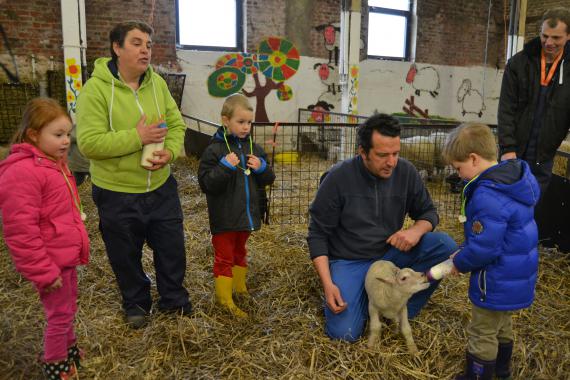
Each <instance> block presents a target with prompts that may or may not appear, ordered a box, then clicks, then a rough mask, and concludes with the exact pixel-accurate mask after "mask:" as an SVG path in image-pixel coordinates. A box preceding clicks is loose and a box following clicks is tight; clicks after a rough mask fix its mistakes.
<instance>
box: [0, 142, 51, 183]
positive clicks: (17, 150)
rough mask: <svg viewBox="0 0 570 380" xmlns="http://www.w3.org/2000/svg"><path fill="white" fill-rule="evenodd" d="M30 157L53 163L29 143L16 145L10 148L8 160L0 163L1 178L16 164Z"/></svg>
mask: <svg viewBox="0 0 570 380" xmlns="http://www.w3.org/2000/svg"><path fill="white" fill-rule="evenodd" d="M30 157H34V158H35V157H41V158H45V159H46V160H50V161H53V160H52V159H51V158H48V157H47V156H46V155H45V154H44V153H43V152H42V151H40V150H39V149H38V148H36V147H35V146H33V145H32V144H29V143H21V144H14V145H12V147H10V154H9V155H8V157H6V159H4V160H3V161H1V162H0V176H2V174H4V172H5V171H6V169H7V168H8V167H10V166H11V165H13V164H14V163H16V162H18V161H21V160H24V159H26V158H30Z"/></svg>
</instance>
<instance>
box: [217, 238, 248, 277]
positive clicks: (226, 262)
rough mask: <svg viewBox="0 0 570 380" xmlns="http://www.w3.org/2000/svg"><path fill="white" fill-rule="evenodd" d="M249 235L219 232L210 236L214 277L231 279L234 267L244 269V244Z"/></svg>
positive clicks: (245, 253) (245, 252)
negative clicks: (212, 249) (212, 248)
mask: <svg viewBox="0 0 570 380" xmlns="http://www.w3.org/2000/svg"><path fill="white" fill-rule="evenodd" d="M250 234H251V233H250V232H249V231H231V232H221V233H219V234H215V235H213V236H212V245H213V246H214V277H218V276H225V277H233V275H232V267H233V266H234V265H237V266H240V267H246V266H247V261H246V259H245V256H246V255H247V250H246V248H245V243H246V242H247V239H248V238H249V235H250Z"/></svg>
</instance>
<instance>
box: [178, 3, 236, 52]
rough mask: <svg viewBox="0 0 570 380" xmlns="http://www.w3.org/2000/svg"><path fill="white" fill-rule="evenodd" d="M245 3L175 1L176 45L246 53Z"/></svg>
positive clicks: (187, 47) (184, 47)
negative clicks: (244, 33)
mask: <svg viewBox="0 0 570 380" xmlns="http://www.w3.org/2000/svg"><path fill="white" fill-rule="evenodd" d="M242 4H243V0H215V1H212V0H208V1H207V0H176V44H177V45H178V47H181V48H183V49H196V50H222V51H243V32H242V30H243V29H242V25H243V10H242Z"/></svg>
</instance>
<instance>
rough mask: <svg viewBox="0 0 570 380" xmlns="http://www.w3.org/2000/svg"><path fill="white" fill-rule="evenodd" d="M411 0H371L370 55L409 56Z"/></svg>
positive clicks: (369, 19)
mask: <svg viewBox="0 0 570 380" xmlns="http://www.w3.org/2000/svg"><path fill="white" fill-rule="evenodd" d="M412 1H413V0H368V45H367V46H368V56H369V57H376V58H385V59H400V60H405V59H408V58H409V56H410V30H411V22H412V17H411V16H412V10H411V7H412Z"/></svg>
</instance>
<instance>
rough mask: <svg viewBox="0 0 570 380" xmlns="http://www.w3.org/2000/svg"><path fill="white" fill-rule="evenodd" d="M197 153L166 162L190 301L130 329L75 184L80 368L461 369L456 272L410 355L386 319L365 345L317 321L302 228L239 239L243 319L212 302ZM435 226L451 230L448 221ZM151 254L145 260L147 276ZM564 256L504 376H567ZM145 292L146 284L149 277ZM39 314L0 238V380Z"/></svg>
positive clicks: (552, 260)
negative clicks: (87, 250) (82, 252)
mask: <svg viewBox="0 0 570 380" xmlns="http://www.w3.org/2000/svg"><path fill="white" fill-rule="evenodd" d="M196 167H197V162H196V160H193V159H188V158H186V159H181V160H179V161H177V163H176V164H175V167H174V172H175V176H176V178H177V179H178V181H179V190H180V197H181V200H182V205H183V209H184V211H185V218H186V219H185V233H186V253H187V259H188V263H187V274H186V281H185V285H186V286H187V288H188V289H189V291H190V295H191V299H192V302H193V304H194V308H195V312H194V314H193V315H192V316H191V317H189V318H188V317H181V316H174V315H163V314H158V313H154V314H153V316H152V321H151V323H150V324H149V325H148V326H147V327H146V328H144V329H142V330H137V331H133V330H130V329H129V328H128V327H127V326H126V325H125V323H124V320H123V316H122V313H121V308H120V298H119V293H118V290H117V287H116V285H115V280H114V276H113V273H112V271H111V268H110V266H109V264H108V260H107V257H106V255H105V248H104V245H103V243H102V240H101V237H100V234H99V232H98V229H97V212H96V210H95V208H94V206H93V203H92V201H91V198H90V183H85V184H84V185H82V186H81V188H80V191H81V195H82V199H83V202H84V204H85V208H86V211H87V214H88V220H87V227H88V230H89V233H90V238H91V247H92V250H91V263H90V265H89V266H87V267H82V268H80V270H79V279H80V280H79V281H80V284H79V291H80V296H79V314H78V316H77V324H76V326H77V333H78V337H79V344H80V345H81V346H82V347H83V348H84V349H85V350H86V354H87V357H86V359H85V361H84V368H83V369H81V370H80V372H79V375H80V378H81V379H145V380H146V379H148V380H150V379H327V380H328V379H380V378H381V379H386V380H388V379H398V380H400V379H451V378H453V375H454V374H456V373H458V372H460V371H461V370H462V366H463V363H464V352H465V344H466V340H465V326H466V324H467V322H468V321H469V318H470V304H469V302H468V299H467V276H462V277H459V278H447V279H444V280H443V282H442V284H441V286H440V288H439V290H438V291H437V292H436V293H435V295H434V296H433V297H432V299H431V300H430V302H429V304H428V305H427V307H426V308H425V309H424V310H423V311H422V312H421V314H420V315H419V317H418V318H416V319H415V320H414V321H412V322H411V325H412V329H413V335H414V338H415V341H416V343H417V345H418V347H419V349H420V350H421V354H420V356H419V357H416V358H414V357H411V356H410V355H409V354H408V353H407V351H406V346H405V343H404V340H403V338H402V337H401V336H400V335H399V334H398V333H396V332H394V331H393V329H391V328H384V329H383V330H382V335H381V340H380V342H379V343H378V345H377V346H376V347H375V348H374V349H368V348H367V345H366V339H365V338H363V339H362V340H360V341H359V342H357V343H354V344H349V343H343V342H338V341H331V340H329V339H328V338H327V337H326V336H325V334H324V332H323V313H322V307H323V303H322V293H321V287H320V284H319V281H318V278H317V276H316V274H315V272H314V270H313V267H312V264H311V262H310V260H309V259H308V253H307V245H306V240H305V237H306V227H291V226H288V227H282V226H278V225H275V226H264V227H263V229H262V230H261V231H260V232H256V233H254V234H253V235H252V238H251V239H250V242H249V252H250V253H249V256H250V262H249V265H250V272H249V274H248V285H249V288H250V291H251V294H252V298H251V299H250V300H244V299H238V300H237V303H238V305H240V307H242V308H243V309H244V310H246V311H248V312H249V314H250V315H251V318H250V319H249V320H247V321H241V320H239V321H238V320H235V319H234V318H232V316H231V315H229V314H228V313H226V312H224V311H223V310H222V309H220V308H218V307H217V306H215V304H214V302H213V279H212V263H213V253H212V249H211V248H210V246H211V244H210V236H209V229H208V222H207V212H206V201H205V197H204V196H203V195H202V194H201V193H200V190H199V187H198V183H197V178H196ZM442 222H443V223H442V227H441V228H440V229H441V230H446V231H449V232H450V233H452V234H453V236H454V237H455V238H456V239H458V240H459V239H460V238H461V234H460V229H459V228H458V226H457V223H456V222H455V221H453V220H444V221H442ZM151 260H152V255H151V252H150V250H148V249H147V250H145V258H144V262H145V268H146V270H147V272H148V274H149V275H150V277H151V278H154V270H153V268H152V262H151ZM569 273H570V260H569V256H568V255H565V254H562V253H559V252H557V251H556V250H549V251H545V250H543V251H542V254H541V261H540V272H539V281H538V287H537V291H536V301H535V303H534V305H533V306H532V307H531V308H530V309H528V310H524V311H520V312H516V313H515V315H514V324H515V334H516V342H515V352H514V357H513V365H514V378H515V379H545V380H546V379H549V380H550V379H567V378H568V374H569V373H570V276H568V274H569ZM153 295H154V296H155V299H156V296H157V294H156V289H155V288H154V287H153ZM43 325H44V317H43V313H42V309H41V306H40V303H39V301H38V297H37V295H36V293H35V292H34V290H33V288H32V286H31V284H30V283H29V282H27V281H25V280H24V279H22V278H21V276H19V275H18V274H17V273H16V272H15V271H14V269H13V265H12V263H11V261H10V258H9V255H8V253H7V249H6V246H5V244H4V241H3V240H0V379H36V378H40V377H41V369H40V366H39V365H38V364H37V357H38V354H39V353H40V351H41V349H42V347H41V339H42V329H43Z"/></svg>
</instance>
